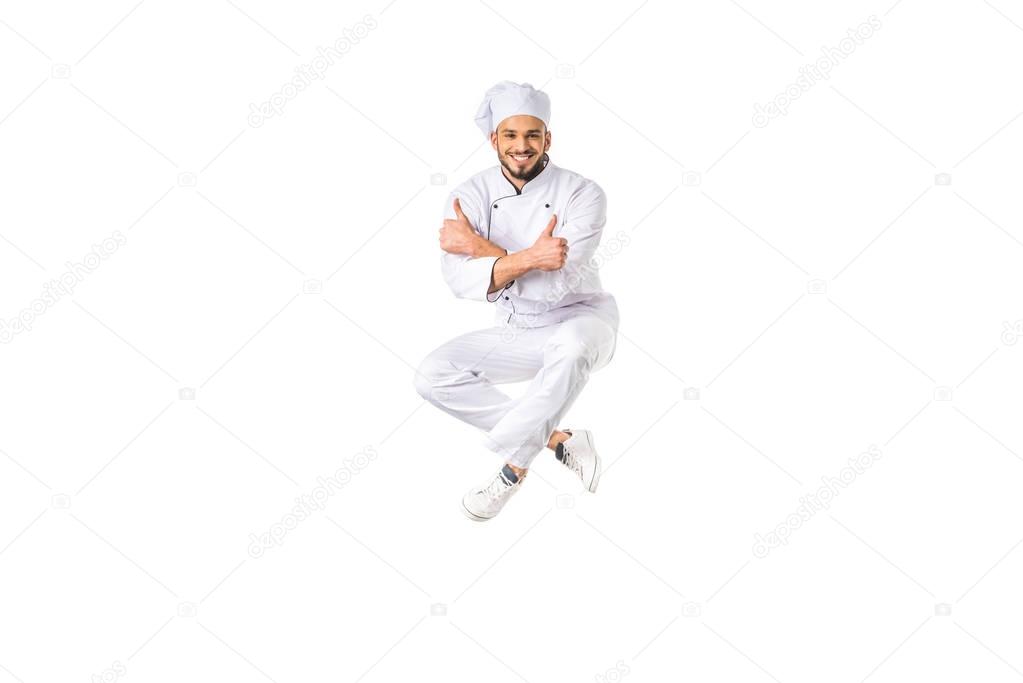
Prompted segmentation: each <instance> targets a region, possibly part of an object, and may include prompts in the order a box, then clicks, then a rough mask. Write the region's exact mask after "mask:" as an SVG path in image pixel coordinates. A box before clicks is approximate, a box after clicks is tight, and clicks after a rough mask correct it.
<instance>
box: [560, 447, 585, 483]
mask: <svg viewBox="0 0 1023 683" xmlns="http://www.w3.org/2000/svg"><path fill="white" fill-rule="evenodd" d="M563 452H564V455H565V457H564V458H563V459H562V461H561V462H563V463H565V467H567V468H568V469H570V470H572V471H573V472H575V473H576V474H578V475H579V476H580V477H581V476H583V465H582V463H581V462H579V461H578V460H577V459H576V458H575V457H574V456H573V455H572V451H570V450H568V449H567V448H566V449H565V450H564V451H563Z"/></svg>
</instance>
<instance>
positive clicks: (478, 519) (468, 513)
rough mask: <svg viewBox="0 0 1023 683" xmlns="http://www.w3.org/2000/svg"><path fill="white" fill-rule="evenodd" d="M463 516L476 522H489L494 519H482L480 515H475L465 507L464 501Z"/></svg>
mask: <svg viewBox="0 0 1023 683" xmlns="http://www.w3.org/2000/svg"><path fill="white" fill-rule="evenodd" d="M462 514H463V515H465V516H466V517H468V518H469V519H471V520H472V521H474V522H488V521H490V520H491V519H493V517H480V516H479V515H477V514H475V513H473V512H472V511H470V510H469V508H467V507H465V502H464V501H463V502H462Z"/></svg>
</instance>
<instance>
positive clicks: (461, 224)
mask: <svg viewBox="0 0 1023 683" xmlns="http://www.w3.org/2000/svg"><path fill="white" fill-rule="evenodd" d="M482 239H483V238H481V237H480V235H479V233H477V232H476V229H475V228H473V227H472V223H470V222H469V219H468V218H466V217H465V214H464V213H462V206H461V204H460V203H459V202H458V198H457V197H455V218H454V219H450V218H449V219H445V220H444V225H442V226H441V229H440V248H441V249H443V250H444V251H446V252H448V253H449V254H462V255H465V256H473V257H475V256H476V255H477V251H478V248H479V246H480V243H481V242H482Z"/></svg>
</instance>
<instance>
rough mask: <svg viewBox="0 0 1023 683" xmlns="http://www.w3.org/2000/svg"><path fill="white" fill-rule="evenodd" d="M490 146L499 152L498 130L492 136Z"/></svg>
mask: <svg viewBox="0 0 1023 683" xmlns="http://www.w3.org/2000/svg"><path fill="white" fill-rule="evenodd" d="M490 146H491V147H493V148H494V151H495V152H496V151H497V131H496V130H495V131H494V132H492V133H491V134H490Z"/></svg>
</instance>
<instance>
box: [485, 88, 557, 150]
mask: <svg viewBox="0 0 1023 683" xmlns="http://www.w3.org/2000/svg"><path fill="white" fill-rule="evenodd" d="M520 114H525V115H528V116H535V117H536V118H538V119H540V120H541V121H543V123H544V125H545V126H549V125H550V120H551V98H550V97H548V96H547V93H545V92H543V91H542V90H537V89H536V88H534V87H533V86H531V85H530V84H529V83H513V82H512V81H501V82H500V83H498V84H497V85H495V86H494V87H492V88H490V90H487V94H486V95H484V96H483V102H481V103H480V108H479V110H478V111H477V112H476V125H477V126H479V128H480V130H482V131H483V134H484V135H486V136H487V138H488V139H489V138H490V133H491V132H493V131H495V130H497V126H498V125H499V124H500V123H501V121H504V120H505V119H506V118H508V117H509V116H518V115H520Z"/></svg>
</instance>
